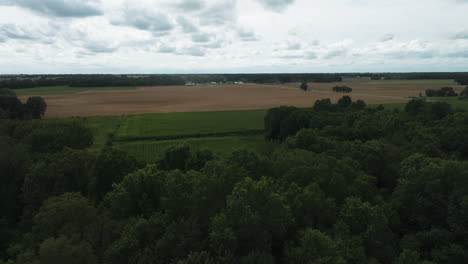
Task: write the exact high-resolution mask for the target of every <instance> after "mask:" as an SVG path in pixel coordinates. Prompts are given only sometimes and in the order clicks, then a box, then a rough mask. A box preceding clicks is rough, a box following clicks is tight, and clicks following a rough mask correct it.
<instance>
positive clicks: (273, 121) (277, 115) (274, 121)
mask: <svg viewBox="0 0 468 264" xmlns="http://www.w3.org/2000/svg"><path fill="white" fill-rule="evenodd" d="M295 111H298V108H297V107H294V106H281V107H276V108H272V109H270V110H268V112H267V114H266V116H265V120H264V123H265V138H266V139H267V140H278V139H280V132H281V124H282V123H283V120H285V119H286V118H287V117H288V116H289V115H290V114H291V113H292V112H295Z"/></svg>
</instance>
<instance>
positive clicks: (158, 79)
mask: <svg viewBox="0 0 468 264" xmlns="http://www.w3.org/2000/svg"><path fill="white" fill-rule="evenodd" d="M357 77H363V78H369V77H370V78H371V79H373V80H380V79H386V80H420V79H454V80H456V81H457V82H459V83H460V84H463V85H468V73H457V72H455V73H449V72H448V73H341V74H338V73H290V74H285V73H281V74H150V75H141V74H140V75H138V74H135V75H111V74H108V75H80V74H77V75H2V76H0V88H9V89H21V88H33V87H44V86H71V87H113V86H158V85H185V84H206V83H239V82H246V83H291V82H318V83H325V82H341V81H342V79H343V78H357Z"/></svg>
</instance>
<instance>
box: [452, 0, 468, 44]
mask: <svg viewBox="0 0 468 264" xmlns="http://www.w3.org/2000/svg"><path fill="white" fill-rule="evenodd" d="M467 2H468V0H467ZM453 38H454V39H468V29H465V30H460V31H458V32H457V33H456V34H455V35H453Z"/></svg>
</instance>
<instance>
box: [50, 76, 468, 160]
mask: <svg viewBox="0 0 468 264" xmlns="http://www.w3.org/2000/svg"><path fill="white" fill-rule="evenodd" d="M353 83H354V84H353ZM356 83H357V84H359V85H355V84H356ZM375 83H377V84H378V86H375ZM298 85H299V84H285V85H243V86H238V85H231V86H230V87H229V85H225V86H200V87H162V88H164V89H168V88H175V89H176V90H177V89H182V88H183V89H187V90H188V89H195V90H199V91H205V92H207V91H209V90H212V91H211V92H212V93H217V90H224V91H225V92H226V91H227V93H232V92H233V91H234V90H238V91H237V92H238V93H239V94H240V93H241V92H245V93H247V94H249V93H250V92H252V91H251V90H253V91H256V92H257V93H258V92H259V91H260V90H263V92H262V93H265V94H267V95H268V94H269V93H270V92H271V93H273V94H276V95H275V96H277V95H279V94H284V95H287V96H286V97H285V98H286V99H288V100H291V101H288V102H291V103H287V102H285V103H284V104H278V105H291V104H292V105H297V104H295V103H297V102H301V100H304V99H301V97H307V100H310V102H307V104H305V103H304V104H303V105H302V106H311V105H312V104H313V102H314V98H315V97H317V98H316V99H319V98H329V97H330V98H333V99H334V100H335V99H337V98H339V97H340V96H343V94H336V93H333V92H330V90H331V88H332V87H333V85H334V84H319V83H313V84H312V83H309V87H310V88H311V89H313V91H311V92H303V91H300V90H299V89H297V88H296V87H297V86H298ZM341 85H349V86H350V87H353V89H354V91H353V93H351V96H352V97H353V98H354V99H356V98H361V99H363V100H365V101H366V102H367V103H369V100H371V101H370V103H376V104H380V103H382V104H384V106H385V107H386V108H387V109H400V110H402V109H403V108H404V105H405V102H406V101H407V100H408V98H405V97H402V95H403V94H404V95H406V96H414V97H417V96H419V93H420V92H423V91H424V90H425V89H429V88H440V87H442V86H454V87H456V89H461V87H458V86H455V85H454V84H453V82H452V81H450V80H435V81H433V82H432V83H431V82H430V81H428V80H423V81H377V82H376V81H356V80H352V81H347V82H343V83H342V84H341ZM159 88H161V87H158V88H156V87H154V88H147V90H152V89H155V90H158V89H159ZM137 91H139V90H133V91H131V90H120V92H122V93H131V92H137ZM140 91H141V89H140ZM143 91H146V90H143ZM172 92H174V91H172ZM109 93H110V94H112V95H116V94H118V92H117V91H112V90H105V91H104V90H103V91H96V90H88V91H86V95H89V94H101V95H104V94H109ZM150 94H151V92H150ZM260 94H261V93H260ZM292 94H298V95H300V96H301V97H299V96H298V97H297V98H296V99H294V98H293V97H291V95H292ZM360 94H365V95H366V96H360ZM80 95H82V94H80V93H78V94H74V95H72V96H80ZM310 95H313V96H312V97H309V96H310ZM318 95H320V96H321V97H318ZM353 95H358V97H356V96H353ZM370 95H372V96H370ZM184 96H185V95H184V94H182V95H181V96H180V97H181V98H184ZM188 96H189V97H191V96H193V94H190V95H188ZM288 96H289V97H288ZM266 97H267V98H270V99H271V97H268V96H266ZM174 98H175V97H174ZM365 98H368V99H365ZM369 98H370V99H369ZM102 99H105V98H104V96H102ZM141 99H142V100H144V98H143V97H142V98H141ZM293 99H294V100H293ZM258 100H259V99H258ZM428 100H431V101H446V102H448V103H450V104H451V105H453V106H454V107H458V108H463V109H468V101H464V100H458V98H430V99H428ZM238 101H239V102H240V103H242V100H240V98H238ZM259 102H260V104H261V105H263V103H264V102H265V101H262V100H259ZM262 102H263V103H262ZM387 102H388V103H387ZM232 103H234V102H232ZM270 103H271V102H270ZM207 104H208V105H210V102H207ZM226 105H227V106H233V104H231V105H229V104H226ZM278 105H271V106H269V107H274V106H278ZM264 106H265V108H269V107H267V106H266V105H264ZM297 106H301V105H300V104H299V105H297ZM52 107H53V105H52ZM90 107H92V106H90ZM220 107H221V106H220ZM86 108H87V107H84V109H86ZM252 108H255V107H253V106H252ZM155 109H158V108H157V107H156V108H155ZM83 113H86V112H83ZM265 114H266V110H264V109H258V110H234V111H208V112H206V111H205V112H175V113H152V114H131V115H113V116H111V115H109V116H105V115H104V116H85V117H71V118H48V119H45V121H46V122H73V121H78V122H83V123H84V124H85V125H86V126H88V127H90V128H91V129H92V130H93V132H94V135H95V139H94V145H93V147H92V148H91V149H92V150H96V151H98V150H100V149H102V148H103V147H105V146H106V145H107V144H108V143H109V142H110V141H112V144H113V146H114V147H115V148H118V149H121V150H123V151H126V152H128V153H130V154H131V155H133V156H135V157H136V158H137V159H138V160H140V161H142V162H154V161H155V160H157V159H159V158H160V157H161V155H162V154H163V153H164V152H165V151H166V150H167V149H168V148H169V147H171V146H174V145H177V144H181V143H182V142H186V143H187V144H189V145H190V146H191V147H193V148H194V149H201V148H206V149H209V150H211V151H213V152H219V153H221V154H224V153H230V152H232V151H233V150H235V149H237V148H251V149H259V148H262V147H265V145H267V144H268V143H266V142H265V141H264V140H263V135H262V130H263V119H264V116H265Z"/></svg>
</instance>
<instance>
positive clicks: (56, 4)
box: [0, 0, 102, 17]
mask: <svg viewBox="0 0 468 264" xmlns="http://www.w3.org/2000/svg"><path fill="white" fill-rule="evenodd" d="M99 2H100V1H99V0H66V1H65V0H3V1H0V4H3V5H16V6H20V7H23V8H27V9H29V10H32V11H34V12H36V13H39V14H42V15H45V16H55V17H88V16H99V15H102V11H101V10H99V8H98V7H97V5H98V4H99Z"/></svg>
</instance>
